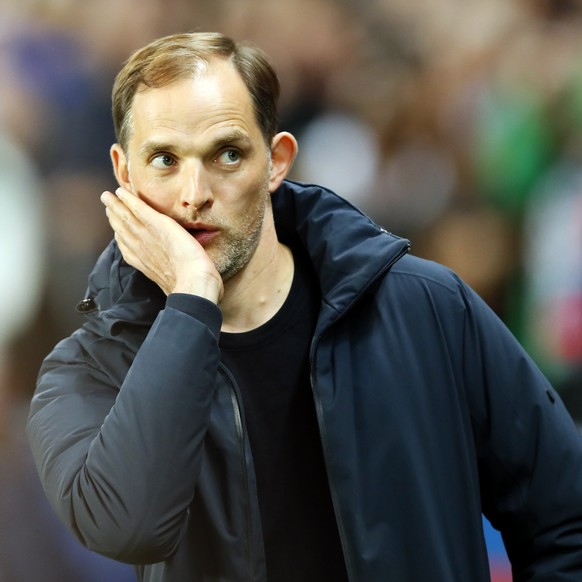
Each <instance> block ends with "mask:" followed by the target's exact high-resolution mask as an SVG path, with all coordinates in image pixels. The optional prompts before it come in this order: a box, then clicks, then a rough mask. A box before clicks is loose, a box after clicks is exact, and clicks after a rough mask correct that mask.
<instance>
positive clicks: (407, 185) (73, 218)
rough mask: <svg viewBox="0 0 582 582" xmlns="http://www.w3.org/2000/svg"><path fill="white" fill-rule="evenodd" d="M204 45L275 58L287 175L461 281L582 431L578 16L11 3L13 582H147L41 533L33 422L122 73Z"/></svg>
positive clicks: (519, 5) (446, 4)
mask: <svg viewBox="0 0 582 582" xmlns="http://www.w3.org/2000/svg"><path fill="white" fill-rule="evenodd" d="M189 30H219V31H221V32H224V33H226V34H229V35H231V36H233V37H234V38H235V39H237V40H245V41H248V42H251V43H253V44H257V45H258V46H260V47H261V48H263V49H264V50H266V52H267V53H268V54H269V55H270V56H271V59H272V61H273V63H274V65H275V67H276V68H277V70H278V72H279V74H280V78H281V83H282V98H281V103H280V118H281V129H285V130H289V131H291V132H293V133H294V134H295V135H296V136H297V138H298V140H299V144H300V154H299V157H298V159H297V162H296V165H295V167H294V170H293V175H292V177H293V178H294V179H297V180H302V181H307V182H315V183H320V184H323V185H326V186H329V187H330V188H332V189H334V190H335V191H336V192H338V193H339V194H340V195H342V196H344V197H345V198H347V199H348V200H351V201H353V203H354V204H355V205H356V206H359V207H360V208H362V209H363V210H364V211H365V212H367V213H368V214H370V216H372V218H373V219H374V220H376V221H377V222H378V223H380V224H381V225H382V226H384V227H385V228H386V229H388V230H390V231H392V232H394V233H395V234H399V235H402V236H405V237H409V238H410V239H411V241H412V251H413V252H414V253H415V254H417V255H421V256H424V257H426V258H429V259H434V260H437V261H439V262H441V263H444V264H446V265H448V266H450V267H451V268H453V269H454V270H455V271H456V272H457V273H458V274H459V275H460V276H461V277H462V278H464V279H465V280H466V281H467V282H468V283H469V284H470V285H472V286H473V287H474V288H475V289H476V290H477V291H478V292H479V293H480V294H481V295H482V297H483V298H484V299H485V300H486V301H487V302H488V303H489V304H490V306H491V307H492V308H493V309H494V310H495V311H496V312H497V313H498V314H499V315H500V317H502V318H503V319H504V321H505V322H506V323H507V324H508V325H509V326H510V328H511V329H512V331H513V332H514V333H515V334H516V335H517V337H518V338H519V339H520V341H521V342H522V343H523V345H524V346H525V347H526V349H527V350H528V351H529V353H530V354H531V355H532V357H534V359H535V360H536V361H537V362H538V364H539V365H540V366H541V367H542V369H543V370H544V372H545V373H546V374H547V375H548V376H549V377H550V379H551V380H552V381H553V382H554V384H555V386H556V388H557V389H558V390H559V391H560V392H561V394H562V395H563V397H564V400H565V402H566V404H567V405H568V406H569V408H570V410H571V412H572V414H573V415H574V417H575V419H576V420H577V421H578V422H580V423H581V424H582V385H581V380H582V40H581V39H582V0H512V1H510V2H508V1H507V0H416V1H414V2H410V1H409V0H293V2H287V1H284V0H268V1H266V0H124V1H123V2H119V1H117V0H91V1H90V2H87V1H83V0H0V79H1V91H0V199H1V204H2V212H1V214H0V224H1V225H2V227H3V229H2V243H1V245H0V269H1V271H2V272H3V273H4V276H3V284H2V286H1V291H0V474H1V475H2V479H0V582H18V581H23V582H28V580H46V581H50V580H53V579H54V580H55V581H56V580H60V581H62V580H65V581H68V580H71V581H79V582H85V581H87V582H89V581H93V580H108V581H111V582H114V581H116V580H119V581H122V580H132V579H133V578H132V577H131V575H130V574H129V570H126V569H125V568H122V567H116V566H115V567H114V565H113V564H109V563H108V562H107V561H100V562H99V563H98V564H97V563H95V564H93V566H92V567H91V568H87V567H86V564H87V561H88V560H92V559H93V557H92V555H91V556H89V555H86V554H83V553H81V550H80V549H77V546H76V545H74V547H75V550H74V551H73V550H71V547H72V546H70V543H71V542H70V540H69V539H67V538H66V534H64V533H63V534H62V536H63V537H62V539H61V538H60V537H59V536H60V535H61V534H60V531H59V536H57V535H55V536H52V537H49V538H48V539H47V536H43V535H40V532H42V531H46V528H47V527H53V525H54V528H56V527H57V526H56V524H53V525H51V523H52V522H51V520H52V519H53V518H52V517H51V514H50V511H48V509H47V508H45V507H44V505H43V501H42V494H41V492H40V490H39V489H38V485H37V483H36V481H35V479H34V477H33V475H34V472H33V470H32V468H31V466H30V459H29V457H28V453H27V449H26V443H25V439H24V437H23V434H22V425H23V419H24V418H25V415H26V408H27V406H28V401H29V399H30V396H31V394H32V391H33V389H34V382H35V377H36V373H37V370H38V367H39V365H40V361H41V360H42V357H43V356H44V355H45V354H46V353H47V352H48V351H49V350H50V349H51V348H52V346H53V345H54V344H55V343H56V342H57V341H58V340H59V339H60V338H62V337H64V336H65V335H68V334H69V333H70V332H71V331H72V330H74V329H75V328H76V327H77V326H78V325H79V324H80V323H81V321H82V320H81V319H80V317H81V316H79V315H77V313H76V312H75V309H74V308H75V305H76V303H78V301H79V300H80V299H82V297H83V294H84V290H85V284H86V278H87V275H88V272H89V270H90V268H91V267H92V265H93V263H94V261H95V259H96V258H97V256H98V255H99V253H100V251H101V250H102V248H103V247H104V246H105V244H106V243H107V242H108V241H109V239H110V238H111V231H110V229H109V226H108V224H107V221H106V219H105V214H104V211H103V208H102V206H101V203H100V202H99V195H100V193H101V192H102V191H103V190H106V189H113V188H115V183H114V179H113V174H112V171H111V167H110V162H109V146H110V144H111V143H112V142H113V141H114V137H113V130H112V123H111V117H110V91H111V85H112V82H113V78H114V76H115V74H116V72H117V71H118V70H119V68H120V66H121V65H122V63H123V62H124V61H125V59H126V58H127V57H128V55H129V53H130V52H131V51H132V50H133V49H135V48H138V47H140V46H142V45H143V44H145V43H147V42H148V41H150V40H152V39H153V38H156V37H158V36H161V35H165V34H169V33H172V32H180V31H189ZM6 516H8V517H6ZM10 516H12V517H13V519H11V518H10ZM23 516H25V517H23ZM27 520H28V521H27ZM19 524H20V525H21V527H17V526H18V525H19ZM43 528H44V529H43ZM51 531H53V530H51ZM54 531H55V532H56V531H57V529H54ZM17 548H21V551H20V552H18V551H17V550H16V549H17ZM33 549H34V552H33V553H34V554H35V555H37V556H38V555H40V556H41V557H40V558H39V559H38V560H37V563H38V564H41V565H42V564H48V563H54V564H55V565H54V567H53V570H52V571H53V572H54V576H52V577H51V575H50V574H49V573H47V572H49V571H50V568H49V569H47V568H46V567H45V568H44V569H43V572H42V575H39V574H38V573H35V572H34V565H33V563H32V562H31V560H30V558H28V559H27V556H28V554H27V550H33ZM43 558H44V559H46V562H43ZM57 563H58V564H59V565H58V566H57ZM37 567H38V566H37ZM41 567H42V566H41ZM59 568H60V569H59ZM88 571H91V572H93V577H91V575H90V574H89V573H87V572H88ZM80 572H85V574H81V573H80Z"/></svg>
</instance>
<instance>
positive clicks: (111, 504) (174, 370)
mask: <svg viewBox="0 0 582 582" xmlns="http://www.w3.org/2000/svg"><path fill="white" fill-rule="evenodd" d="M196 299H199V304H200V309H199V311H200V313H201V317H194V316H193V315H192V314H189V313H185V312H183V311H180V310H179V309H176V308H172V307H169V306H168V305H166V308H165V309H164V310H162V311H161V312H160V313H159V315H158V317H157V319H156V320H155V322H154V324H153V326H152V327H151V329H150V331H149V333H148V335H147V337H146V339H145V341H144V342H143V344H142V346H141V348H140V349H139V351H138V353H137V355H136V356H135V359H134V360H133V362H132V363H131V362H123V361H122V360H123V358H126V357H127V356H126V355H124V353H125V354H126V352H123V351H122V350H120V349H118V348H119V345H117V346H116V345H115V342H112V340H111V338H103V337H98V336H95V335H93V334H91V332H89V331H88V330H86V329H81V330H79V331H77V332H76V333H75V334H73V336H71V337H70V338H68V339H66V340H63V341H62V342H61V343H60V344H58V345H57V347H56V348H55V349H54V350H53V352H52V353H51V354H50V355H49V356H48V357H47V359H46V360H45V362H44V363H43V366H42V368H41V371H40V375H39V381H38V386H37V390H36V392H35V395H34V397H33V400H32V404H31V410H30V416H29V421H28V426H27V431H28V436H29V440H30V444H31V448H32V452H33V455H34V458H35V462H36V464H37V468H38V471H39V474H40V477H41V481H42V483H43V486H44V488H45V491H46V493H47V496H48V498H49V501H50V502H51V505H52V506H53V508H54V509H55V510H56V512H57V514H58V515H59V517H60V518H61V520H62V521H63V522H64V523H65V524H67V525H68V526H69V527H70V528H71V529H72V530H73V532H74V533H75V534H76V536H77V537H78V538H79V539H80V540H81V542H82V543H83V544H84V545H86V546H87V547H88V548H89V549H92V550H94V551H97V552H99V553H101V554H104V555H107V556H109V557H112V558H114V559H117V560H120V561H124V562H128V563H135V564H137V563H153V562H158V561H162V560H164V559H166V558H167V557H168V556H170V555H171V554H172V553H173V552H174V550H175V548H176V546H177V544H178V542H179V540H180V537H181V535H182V533H183V531H184V528H185V527H186V523H187V519H188V507H189V505H190V503H191V501H192V497H193V494H194V490H195V484H196V480H197V476H198V474H199V470H200V463H201V456H202V448H203V441H204V436H205V432H206V427H207V424H208V418H209V411H210V403H211V400H212V396H213V391H214V384H215V377H216V373H217V367H218V362H219V352H218V345H217V344H218V341H217V337H218V333H219V329H220V315H219V314H220V312H219V310H218V307H216V306H215V305H213V304H211V303H210V302H206V300H203V299H201V298H196ZM213 310H214V311H213ZM208 313H210V317H209V316H208ZM130 364H131V365H130ZM128 367H129V371H128V372H127V375H126V376H125V378H123V374H122V376H121V378H119V379H115V375H116V374H117V375H119V372H118V370H120V369H121V370H124V371H125V370H127V369H128ZM123 373H124V372H123ZM120 384H121V386H120Z"/></svg>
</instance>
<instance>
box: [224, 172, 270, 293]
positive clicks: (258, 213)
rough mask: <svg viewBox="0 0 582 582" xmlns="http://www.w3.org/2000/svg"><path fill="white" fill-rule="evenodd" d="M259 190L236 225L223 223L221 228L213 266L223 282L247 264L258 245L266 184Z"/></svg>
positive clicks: (264, 205) (263, 215)
mask: <svg viewBox="0 0 582 582" xmlns="http://www.w3.org/2000/svg"><path fill="white" fill-rule="evenodd" d="M261 190H262V196H259V197H257V202H256V203H255V204H254V205H253V206H252V207H251V208H249V209H248V210H247V211H245V213H244V214H243V215H242V216H241V217H240V219H241V220H240V221H239V223H238V224H237V226H236V227H235V228H234V229H233V228H232V227H230V228H229V227H227V226H226V225H225V228H224V229H222V230H221V236H220V238H221V239H222V240H221V241H220V246H219V248H217V249H216V258H215V259H214V266H215V267H216V270H217V271H218V272H219V273H220V276H221V277H222V280H223V281H224V282H226V281H228V280H229V279H232V277H234V276H235V275H237V274H238V273H240V271H242V270H243V269H244V268H245V267H246V266H247V265H248V264H249V262H250V261H251V259H252V258H253V256H254V254H255V251H256V250H257V247H258V246H259V241H260V239H261V234H262V231H263V224H264V221H265V212H266V207H267V203H268V198H269V191H268V188H267V185H266V184H265V185H264V186H263V187H262V188H261ZM219 226H220V225H219Z"/></svg>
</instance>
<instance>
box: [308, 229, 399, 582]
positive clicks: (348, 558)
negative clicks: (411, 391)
mask: <svg viewBox="0 0 582 582" xmlns="http://www.w3.org/2000/svg"><path fill="white" fill-rule="evenodd" d="M382 230H384V229H382ZM409 249H410V244H407V245H405V246H403V247H402V249H400V251H399V252H398V253H397V254H396V255H394V256H393V257H392V259H391V260H390V261H389V262H388V263H386V265H384V267H383V268H382V269H381V270H380V271H378V273H377V274H376V276H375V277H373V278H372V279H371V280H370V282H369V283H368V285H366V287H364V288H363V289H362V290H361V291H360V292H359V293H358V294H357V295H356V296H355V297H354V299H353V301H352V302H351V303H350V304H349V305H348V306H346V308H345V309H344V310H343V312H342V313H341V314H340V315H339V316H338V318H337V319H336V320H335V321H334V322H333V323H331V324H328V326H327V327H326V328H325V329H322V330H321V331H320V332H319V333H318V334H317V335H314V336H313V341H312V349H311V355H310V359H309V382H310V384H311V392H312V393H313V400H314V402H315V412H316V414H317V423H318V425H319V435H320V440H321V448H322V450H323V460H324V464H325V470H326V474H327V475H328V479H327V480H328V484H329V490H330V494H331V499H332V504H333V507H334V513H335V518H336V522H337V527H338V532H339V536H340V542H341V546H342V549H343V554H344V561H345V566H346V572H347V575H348V580H350V581H352V582H355V581H356V575H355V573H354V569H353V558H352V553H351V548H350V544H349V542H348V536H347V534H346V530H345V524H344V520H343V515H342V513H341V511H340V509H341V506H340V501H339V496H338V492H337V490H336V487H335V481H334V480H333V479H332V477H331V473H330V471H329V455H330V452H329V450H328V445H327V431H326V430H325V422H324V418H323V406H322V404H321V398H320V396H319V390H318V387H317V374H316V371H315V360H316V353H317V348H318V345H319V343H320V341H321V338H322V337H323V335H324V333H325V332H326V331H327V330H328V329H329V328H330V327H331V326H332V325H333V324H334V323H337V321H338V320H339V319H341V318H342V316H343V314H345V313H347V312H348V311H349V310H350V308H351V307H352V305H354V303H356V302H357V300H358V299H359V298H360V297H361V296H362V295H363V294H364V293H365V291H366V290H367V289H368V288H369V287H370V285H372V284H373V283H374V282H375V281H377V280H378V278H379V277H382V276H383V275H385V274H386V273H387V272H388V271H389V270H390V269H391V268H392V266H393V265H394V264H395V263H396V262H397V261H398V260H400V259H401V258H402V257H403V256H404V255H405V254H406V253H408V251H409Z"/></svg>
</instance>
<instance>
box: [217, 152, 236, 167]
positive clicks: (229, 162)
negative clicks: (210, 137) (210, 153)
mask: <svg viewBox="0 0 582 582" xmlns="http://www.w3.org/2000/svg"><path fill="white" fill-rule="evenodd" d="M240 159H241V155H240V152H239V151H238V150H235V149H228V150H224V151H223V152H222V153H221V154H220V155H219V156H218V158H217V159H216V161H217V162H219V163H221V164H224V165H225V166H233V165H236V164H238V163H239V162H240Z"/></svg>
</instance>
